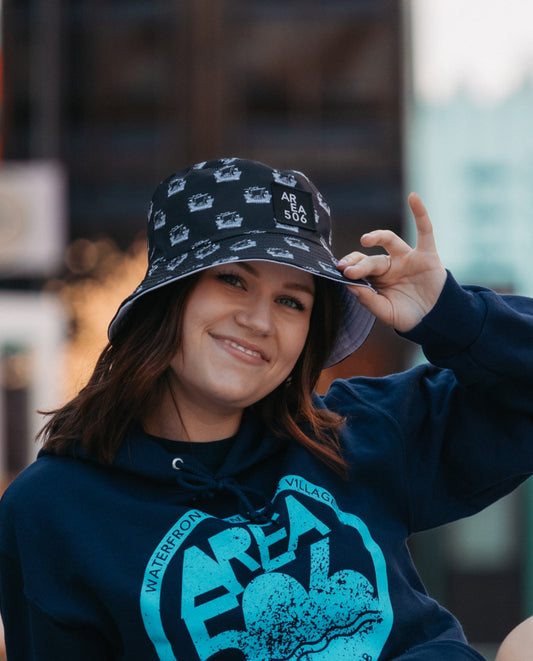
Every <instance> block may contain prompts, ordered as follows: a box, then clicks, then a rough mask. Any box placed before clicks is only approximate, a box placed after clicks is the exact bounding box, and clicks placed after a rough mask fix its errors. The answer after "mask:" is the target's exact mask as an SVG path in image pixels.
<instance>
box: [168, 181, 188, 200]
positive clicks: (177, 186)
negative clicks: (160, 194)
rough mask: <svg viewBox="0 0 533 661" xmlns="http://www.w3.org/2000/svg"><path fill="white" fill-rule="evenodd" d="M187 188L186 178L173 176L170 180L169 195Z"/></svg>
mask: <svg viewBox="0 0 533 661" xmlns="http://www.w3.org/2000/svg"><path fill="white" fill-rule="evenodd" d="M184 188H185V179H184V178H183V177H172V179H171V180H170V181H169V182H168V194H167V195H168V197H170V196H171V195H175V194H176V193H181V191H182V190H183V189H184Z"/></svg>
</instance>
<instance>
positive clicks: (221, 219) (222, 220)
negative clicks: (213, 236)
mask: <svg viewBox="0 0 533 661" xmlns="http://www.w3.org/2000/svg"><path fill="white" fill-rule="evenodd" d="M242 221H243V218H242V216H239V214H238V213H237V212H236V211H224V212H223V213H219V214H217V216H216V218H215V223H216V224H217V229H219V230H224V229H228V228H231V227H240V226H241V225H242Z"/></svg>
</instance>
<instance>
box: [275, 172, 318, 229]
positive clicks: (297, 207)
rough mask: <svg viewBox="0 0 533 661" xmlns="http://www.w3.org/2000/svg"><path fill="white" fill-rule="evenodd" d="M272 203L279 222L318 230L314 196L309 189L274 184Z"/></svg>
mask: <svg viewBox="0 0 533 661" xmlns="http://www.w3.org/2000/svg"><path fill="white" fill-rule="evenodd" d="M272 204H273V206H274V213H275V215H276V220H277V221H278V223H282V224H284V225H296V226H297V227H303V228H304V229H306V230H312V231H313V230H316V220H315V210H314V208H313V196H312V195H311V193H308V192H307V191H303V190H298V189H297V188H292V186H284V185H283V184H278V183H273V184H272Z"/></svg>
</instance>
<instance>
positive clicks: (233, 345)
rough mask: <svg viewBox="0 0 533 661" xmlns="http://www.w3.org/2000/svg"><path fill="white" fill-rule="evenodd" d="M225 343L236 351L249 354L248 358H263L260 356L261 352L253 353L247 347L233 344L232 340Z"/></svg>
mask: <svg viewBox="0 0 533 661" xmlns="http://www.w3.org/2000/svg"><path fill="white" fill-rule="evenodd" d="M225 343H226V344H229V345H230V347H234V348H235V349H238V350H239V351H242V352H243V353H246V354H248V356H256V357H257V358H263V356H262V354H260V353H259V351H252V350H251V349H247V348H246V347H243V346H242V344H237V342H233V341H232V340H225Z"/></svg>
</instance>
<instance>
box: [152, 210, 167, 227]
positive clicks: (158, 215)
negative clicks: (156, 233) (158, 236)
mask: <svg viewBox="0 0 533 661" xmlns="http://www.w3.org/2000/svg"><path fill="white" fill-rule="evenodd" d="M166 219H167V217H166V214H165V212H164V211H163V210H162V209H158V210H157V211H156V212H155V214H154V229H155V230H159V229H161V228H162V227H164V226H165V222H166Z"/></svg>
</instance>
